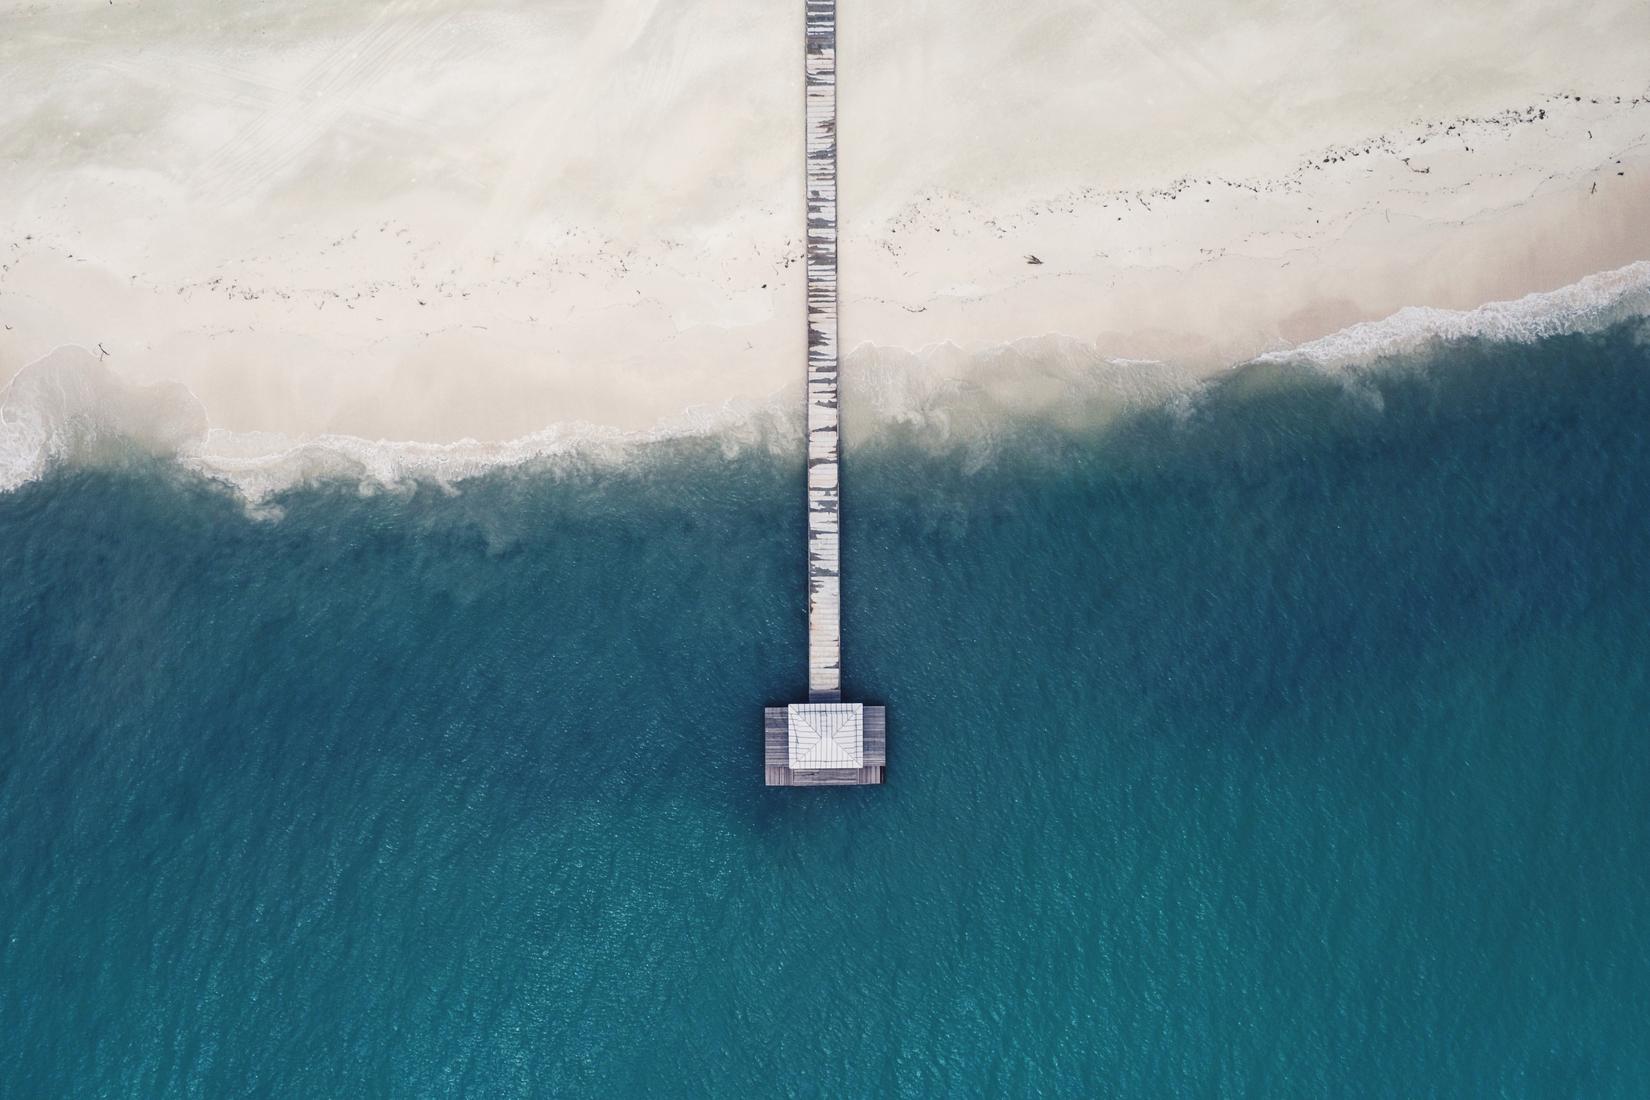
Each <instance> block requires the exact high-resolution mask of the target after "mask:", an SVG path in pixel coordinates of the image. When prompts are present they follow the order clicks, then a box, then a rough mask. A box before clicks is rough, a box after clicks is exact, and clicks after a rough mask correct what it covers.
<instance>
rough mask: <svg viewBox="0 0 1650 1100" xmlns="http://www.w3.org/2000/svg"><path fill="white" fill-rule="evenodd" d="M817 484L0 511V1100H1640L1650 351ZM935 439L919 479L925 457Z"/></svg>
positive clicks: (1367, 375)
mask: <svg viewBox="0 0 1650 1100" xmlns="http://www.w3.org/2000/svg"><path fill="white" fill-rule="evenodd" d="M1638 331H1639V330H1638V329H1637V328H1636V327H1634V326H1624V327H1618V328H1615V329H1612V330H1610V331H1608V332H1606V333H1604V334H1602V335H1596V336H1585V337H1584V336H1566V337H1557V338H1552V339H1548V340H1545V341H1542V342H1540V343H1536V344H1505V345H1496V344H1487V343H1481V342H1465V343H1458V344H1455V345H1452V346H1450V347H1449V348H1448V349H1446V350H1444V351H1442V352H1439V353H1437V354H1436V355H1435V356H1434V357H1433V358H1432V359H1430V360H1428V361H1426V362H1424V363H1407V364H1397V363H1389V364H1386V365H1384V366H1382V367H1380V368H1379V369H1374V370H1367V371H1360V372H1356V377H1355V379H1354V380H1353V381H1352V382H1350V383H1348V382H1347V381H1345V380H1342V379H1337V378H1332V377H1330V376H1328V375H1325V374H1320V373H1313V372H1309V371H1304V370H1299V369H1291V368H1288V367H1261V368H1253V369H1249V370H1245V371H1242V372H1238V373H1236V374H1235V375H1233V376H1230V377H1228V378H1227V379H1225V380H1223V381H1222V382H1220V383H1217V384H1214V385H1211V386H1209V387H1207V388H1206V389H1205V390H1203V391H1201V392H1200V393H1198V394H1197V395H1196V396H1195V398H1194V399H1192V400H1191V401H1189V402H1188V401H1180V402H1176V403H1173V404H1166V405H1164V406H1162V407H1159V408H1152V409H1147V410H1145V411H1141V412H1138V413H1135V414H1132V415H1130V416H1129V417H1128V418H1126V419H1125V420H1123V421H1122V422H1120V423H1115V424H1113V425H1112V426H1110V427H1109V428H1107V429H1106V430H1104V431H1091V432H1087V433H1071V432H1059V433H1055V432H1052V431H1049V430H1047V429H1038V428H1035V427H1034V426H1031V425H1022V426H1020V427H1019V428H1012V427H1005V428H1004V429H1003V431H1002V433H1001V434H1000V435H999V436H998V437H997V438H996V440H995V444H994V447H993V449H992V450H991V451H990V453H989V454H988V455H984V456H982V455H981V453H980V451H979V449H978V446H977V445H974V444H970V445H969V446H968V447H964V446H963V445H962V444H960V443H959V444H958V445H957V446H955V447H949V446H946V445H942V444H939V443H936V442H935V440H933V439H931V438H924V437H923V436H922V435H921V434H920V433H919V432H917V431H916V430H912V431H911V432H909V433H907V434H906V435H905V436H901V435H900V434H898V433H897V432H896V433H892V434H891V435H890V436H888V437H887V438H884V439H883V440H882V441H881V442H879V443H877V444H876V445H874V446H867V447H862V448H860V449H859V450H858V451H856V452H854V453H852V454H850V455H849V464H848V466H847V470H846V476H847V479H848V480H847V485H846V493H847V512H846V519H845V524H846V546H845V573H846V577H847V582H848V587H847V593H846V601H847V602H846V606H845V626H844V632H845V637H846V652H845V660H846V679H847V684H846V687H847V693H848V696H849V697H851V698H861V699H865V700H867V701H880V702H884V703H886V704H887V705H888V707H889V714H890V718H889V739H890V766H889V776H888V777H889V782H888V784H887V785H886V786H885V787H882V788H878V789H860V790H846V791H844V790H835V791H806V790H800V791H799V790H775V791H770V790H767V789H765V788H763V786H762V785H761V768H760V760H759V756H760V708H761V707H762V705H763V704H765V703H766V704H772V703H779V702H785V701H789V700H792V699H795V698H798V697H800V693H801V692H802V690H803V671H804V670H803V637H804V632H803V604H802V586H801V580H800V573H801V555H802V545H801V540H802V533H801V532H802V510H801V500H800V491H799V487H800V483H801V459H800V453H799V452H798V453H796V454H793V455H789V456H785V457H779V458H776V457H774V456H772V455H769V454H766V453H757V452H755V451H747V452H744V453H740V454H736V455H734V456H733V457H728V456H727V455H726V454H724V453H723V451H722V450H721V449H720V448H719V447H718V446H717V445H716V444H715V442H714V441H711V440H706V441H703V442H700V443H694V442H678V443H674V444H668V445H660V446H658V447H656V448H653V449H652V450H650V451H649V452H647V454H646V455H645V456H644V457H643V458H642V459H640V460H639V461H637V462H636V463H634V464H632V465H630V466H628V467H624V468H620V469H610V468H601V469H598V468H594V467H589V468H579V467H577V466H569V465H566V464H563V465H562V466H560V467H558V468H556V469H553V470H552V469H549V468H545V469H540V470H537V471H534V472H516V473H508V472H505V473H496V474H492V475H489V476H487V477H484V478H480V479H477V480H474V481H471V482H468V483H466V484H465V485H464V486H462V489H461V491H460V492H458V493H457V494H456V495H450V494H446V493H442V492H438V491H435V490H433V489H432V490H422V491H419V492H416V493H411V494H405V493H403V494H394V493H379V494H376V495H369V496H362V495H361V494H359V493H357V492H356V491H354V489H353V488H345V487H333V488H325V487H323V488H312V489H307V490H302V491H296V492H292V493H289V494H287V495H286V496H285V497H284V498H283V499H282V500H281V501H280V504H281V506H282V509H283V512H284V515H283V517H282V518H281V519H279V520H276V521H270V520H267V519H255V518H249V517H248V515H247V514H246V512H245V510H244V509H243V508H242V507H241V505H240V504H239V503H238V502H237V501H236V500H235V499H233V498H232V497H231V496H230V495H229V494H228V493H227V492H224V491H222V490H220V489H218V488H215V487H213V486H211V485H209V484H207V483H205V482H202V481H200V480H198V479H194V478H192V477H191V476H189V475H186V474H183V473H181V472H179V471H178V470H176V469H174V468H172V467H170V466H167V465H165V464H154V463H147V464H146V463H141V462H136V461H134V462H133V463H131V464H127V465H123V466H115V467H111V466H110V465H109V464H107V463H105V464H103V465H102V466H100V467H99V468H97V469H84V468H82V469H69V468H64V469H60V470H59V471H58V472H56V473H54V474H53V475H51V476H50V477H48V478H46V479H45V480H43V481H39V482H36V483H33V484H30V485H27V486H24V487H22V488H20V489H18V490H16V491H14V492H11V493H8V494H5V495H3V496H0V580H3V584H0V850H3V851H4V853H5V858H4V860H3V861H0V974H3V975H4V978H3V980H0V1031H3V1032H4V1033H5V1034H6V1035H7V1036H8V1039H7V1042H5V1043H3V1044H0V1082H4V1084H3V1085H0V1091H3V1092H5V1093H7V1094H10V1095H17V1096H46V1095H70V1094H73V1095H99V1094H110V1095H187V1094H193V1095H206V1096H221V1095H240V1094H256V1095H280V1096H305V1097H308V1096H333V1095H390V1094H393V1095H446V1094H458V1093H466V1094H472V1095H486V1096H497V1095H546V1094H550V1095H554V1094H596V1095H611V1094H644V1093H653V1094H660V1093H666V1094H669V1093H690V1094H700V1095H707V1094H708V1095H740V1094H745V1095H769V1094H802V1095H813V1094H824V1095H865V1094H871V1093H897V1094H904V1095H912V1096H933V1095H980V1094H989V1093H995V1094H1011V1095H1023V1094H1027V1093H1032V1092H1038V1091H1041V1092H1044V1093H1049V1094H1056V1095H1105V1094H1128V1095H1165V1094H1170V1093H1183V1094H1194V1095H1234V1096H1235V1095H1274V1096H1275V1095H1302V1096H1324V1095H1382V1096H1403V1097H1413V1096H1425V1095H1450V1096H1458V1095H1532V1096H1553V1095H1576V1096H1589V1097H1598V1096H1642V1095H1645V1094H1646V1093H1647V1092H1650V936H1647V935H1646V931H1647V929H1650V872H1647V870H1646V869H1647V867H1650V815H1647V813H1646V811H1645V807H1646V806H1647V805H1650V748H1647V745H1646V739H1645V733H1646V727H1647V718H1646V716H1647V715H1650V679H1647V676H1646V672H1645V669H1646V667H1647V661H1650V523H1647V521H1646V516H1645V510H1644V498H1645V496H1646V489H1647V488H1650V440H1647V437H1646V425H1647V424H1650V386H1647V384H1646V382H1647V380H1650V347H1647V346H1646V345H1645V343H1644V342H1643V339H1642V337H1641V336H1640V335H1639V334H1638ZM965 452H966V453H965Z"/></svg>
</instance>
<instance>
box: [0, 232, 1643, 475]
mask: <svg viewBox="0 0 1650 1100" xmlns="http://www.w3.org/2000/svg"><path fill="white" fill-rule="evenodd" d="M1646 316H1650V262H1647V261H1640V262H1637V263H1633V264H1630V265H1628V266H1627V267H1623V268H1620V269H1618V270H1615V271H1609V272H1603V273H1600V274H1597V275H1592V276H1589V277H1588V278H1586V279H1583V280H1581V281H1580V282H1577V283H1575V284H1573V285H1571V286H1567V287H1564V288H1562V289H1559V290H1555V291H1549V292H1543V293H1536V294H1530V295H1526V296H1525V297H1523V298H1519V299H1517V300H1514V301H1506V302H1491V303H1489V304H1487V305H1484V306H1481V307H1479V308H1477V309H1471V310H1445V309H1434V308H1424V307H1411V308H1406V309H1403V310H1400V311H1398V312H1397V313H1395V314H1393V315H1392V316H1390V317H1387V318H1385V319H1384V320H1380V321H1373V322H1366V323H1362V324H1357V325H1353V326H1351V327H1349V328H1347V329H1344V330H1342V331H1340V332H1337V333H1335V334H1333V335H1330V336H1326V337H1324V338H1322V339H1318V340H1313V341H1310V342H1307V343H1303V344H1300V345H1297V346H1295V347H1293V348H1289V349H1286V350H1283V351H1277V352H1271V353H1267V354H1265V355H1262V356H1260V357H1258V358H1257V359H1256V360H1255V361H1254V362H1256V363H1265V364H1299V365H1304V366H1308V367H1312V368H1317V369H1322V370H1341V369H1345V368H1351V367H1360V366H1366V365H1371V364H1377V363H1380V362H1382V361H1387V360H1392V359H1395V358H1400V357H1412V356H1415V355H1417V354H1424V353H1426V352H1428V351H1430V350H1434V349H1436V348H1438V347H1440V346H1443V345H1447V344H1448V343H1450V342H1452V341H1459V340H1465V339H1480V340H1494V341H1505V342H1531V341H1535V340H1539V339H1542V338H1546V337H1551V336H1557V335H1562V334H1567V333H1587V332H1598V331H1602V330H1604V329H1606V328H1609V327H1610V326H1612V325H1615V324H1618V323H1621V322H1623V321H1627V320H1630V319H1633V318H1641V317H1646ZM1207 380H1208V375H1206V374H1205V375H1202V376H1199V375H1196V374H1194V373H1193V372H1191V371H1189V370H1187V369H1185V368H1182V367H1178V366H1174V365H1171V364H1167V363H1160V362H1149V361H1139V360H1128V359H1117V358H1111V357H1107V356H1105V355H1103V354H1102V353H1101V352H1100V351H1099V349H1098V348H1096V347H1095V346H1094V345H1093V344H1091V343H1087V342H1085V341H1082V340H1078V339H1075V338H1071V337H1066V336H1057V335H1051V336H1042V337H1036V338H1030V339H1025V340H1018V341H1014V342H1012V343H1009V344H1004V345H997V346H992V347H985V348H963V347H959V346H957V345H954V344H941V345H935V346H931V347H927V348H923V349H921V350H918V351H910V350H906V349H901V348H890V347H881V346H876V345H871V344H863V345H860V346H859V347H857V348H855V349H854V350H853V351H852V352H850V353H849V354H848V356H847V357H846V358H845V359H844V362H843V382H844V398H843V403H844V432H845V435H846V437H847V442H848V443H849V445H850V446H852V445H856V444H863V443H866V442H869V441H870V440H872V439H874V438H875V437H876V436H877V435H878V434H879V433H882V432H884V431H887V430H888V429H891V428H898V429H902V430H903V434H904V435H905V436H906V437H908V438H915V439H919V440H926V441H929V442H931V443H933V444H935V445H941V446H950V447H957V448H960V450H961V452H962V453H963V454H964V456H965V458H964V461H965V462H968V463H975V462H983V461H985V460H986V459H987V458H988V457H989V454H990V452H991V450H992V448H993V446H994V440H995V439H996V438H997V436H998V435H999V434H1000V432H1001V431H1002V429H1003V428H1004V426H1005V425H1007V424H1009V423H1012V422H1016V421H1023V420H1024V419H1025V418H1043V419H1045V420H1048V421H1052V422H1054V423H1056V424H1058V425H1061V426H1065V427H1070V428H1074V429H1077V428H1084V427H1089V426H1097V425H1102V424H1104V423H1106V422H1107V421H1108V420H1110V419H1113V418H1115V417H1118V416H1121V415H1123V414H1125V413H1127V412H1129V411H1131V410H1136V409H1139V408H1141V407H1143V406H1145V405H1151V404H1162V403H1165V402H1171V403H1172V402H1186V401H1188V400H1189V399H1190V398H1191V397H1192V396H1193V395H1194V394H1195V393H1196V391H1197V389H1198V387H1200V386H1201V385H1203V384H1204V383H1205V382H1206V381H1207ZM801 420H802V399H801V385H800V382H798V384H796V385H794V386H791V387H787V388H786V389H784V390H781V391H780V392H778V393H775V394H773V395H771V396H770V397H769V398H768V399H767V400H764V401H759V402H750V401H735V402H729V403H727V404H724V405H721V406H714V407H702V408H696V409H690V410H688V411H686V412H683V413H681V414H679V415H677V416H674V417H671V418H669V419H667V420H665V421H662V422H660V423H659V424H657V425H656V426H654V427H653V428H652V429H650V430H647V431H639V432H638V431H624V430H620V429H616V428H610V427H603V426H600V425H594V424H589V423H581V422H567V423H559V424H555V425H552V426H550V427H547V428H545V429H543V430H541V431H537V432H534V433H532V434H530V435H526V436H523V437H520V438H517V439H512V440H507V441H503V442H481V441H476V440H460V441H457V442H451V443H428V442H413V441H388V440H368V439H363V438H360V437H356V436H347V435H322V436H316V437H313V438H307V439H293V438H291V437H288V436H285V435H280V434H277V433H266V432H233V431H228V430H224V429H221V428H212V427H211V426H210V425H209V423H208V420H207V416H206V411H205V409H204V408H203V407H202V405H201V403H200V402H199V401H198V400H197V399H196V398H195V396H194V395H193V394H192V393H190V392H189V390H188V389H187V388H186V387H184V386H182V385H181V384H177V383H159V384H153V385H146V386H139V385H134V384H132V383H130V382H127V381H124V380H122V379H121V378H119V377H118V376H117V375H115V374H114V372H113V371H111V370H109V368H108V367H107V366H106V365H105V364H104V363H103V362H101V361H100V360H99V359H98V358H97V357H96V356H95V355H92V354H91V353H89V352H87V351H86V350H85V349H82V348H78V347H64V348H59V349H58V350H56V351H54V352H52V353H51V354H50V355H47V356H45V357H44V358H42V359H40V360H37V361H35V362H34V363H31V364H29V365H28V366H26V367H24V368H23V369H22V370H21V371H19V372H18V374H17V376H16V377H15V378H14V379H13V380H12V381H11V383H10V384H9V385H8V386H7V387H6V388H5V389H4V391H0V491H8V490H11V489H15V488H17V487H18V486H20V485H23V484H26V483H28V482H30V481H33V480H36V479H38V478H40V477H41V476H43V475H44V474H45V473H46V472H47V471H49V470H51V469H52V468H54V467H56V466H58V465H62V464H66V463H78V464H87V465H96V464H100V463H107V462H111V461H119V460H121V459H123V458H125V457H128V456H130V455H131V454H133V453H138V454H142V455H146V456H153V457H156V458H162V459H168V460H173V461H175V462H177V463H178V464H179V465H180V466H181V467H182V468H184V469H186V470H189V471H192V472H195V473H198V474H200V475H202V476H204V477H207V478H210V479H212V480H215V481H218V482H221V483H225V484H227V485H229V486H232V487H233V488H234V489H235V490H236V491H237V492H238V493H239V494H240V495H241V496H242V497H243V498H244V499H245V500H246V501H247V503H248V504H249V505H251V506H253V507H255V508H256V507H262V506H264V505H265V504H266V503H267V502H268V501H269V500H270V498H272V497H273V496H275V495H276V494H278V493H280V492H282V491H285V490H288V489H291V488H295V487H298V486H302V485H307V484H315V483H319V482H342V483H346V484H349V483H353V484H355V485H357V486H359V487H360V488H361V490H362V491H364V492H367V491H374V490H378V489H385V488H391V489H393V488H398V487H410V486H412V485H415V484H420V483H426V484H434V485H438V486H441V487H443V488H448V489H452V488H454V487H456V486H457V485H458V484H459V483H461V482H463V481H464V480H465V479H468V478H473V477H477V476H480V475H482V474H486V473H489V472H492V471H495V470H500V469H508V468H523V469H533V468H536V467H541V466H554V465H555V464H557V463H578V464H581V465H598V466H599V465H603V464H613V463H622V462H625V461H627V460H629V459H631V458H633V457H635V456H636V455H637V454H638V453H641V452H644V451H645V450H646V449H647V448H649V447H650V446H652V445H655V444H658V443H661V442H668V441H672V440H682V439H695V438H697V439H704V438H714V439H715V440H716V441H717V442H718V444H719V445H720V446H721V447H722V449H723V450H724V452H726V453H728V454H730V455H731V454H736V453H739V452H741V451H745V450H749V449H752V448H756V449H763V450H768V451H772V452H774V453H776V454H783V453H791V452H794V451H796V450H797V449H798V448H799V446H800V443H799V441H800V438H801Z"/></svg>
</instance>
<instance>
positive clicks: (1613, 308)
mask: <svg viewBox="0 0 1650 1100" xmlns="http://www.w3.org/2000/svg"><path fill="white" fill-rule="evenodd" d="M1646 315H1650V261H1645V260H1640V261H1638V262H1637V263H1632V264H1628V265H1627V266H1626V267H1622V268H1617V269H1616V270H1614V271H1604V272H1600V273H1598V274H1596V275H1589V276H1588V277H1587V278H1585V279H1582V280H1581V281H1580V282H1577V283H1572V284H1571V285H1569V286H1566V287H1562V288H1560V289H1558V290H1550V291H1542V292H1538V293H1535V294H1526V295H1525V296H1524V297H1522V298H1517V299H1514V300H1512V301H1509V302H1490V303H1488V304H1486V305H1483V306H1480V307H1478V308H1477V309H1464V310H1453V309H1434V308H1430V307H1427V306H1409V307H1407V308H1405V309H1401V310H1399V311H1398V312H1397V313H1394V314H1393V315H1392V316H1390V317H1386V318H1383V319H1382V320H1379V321H1366V322H1364V323H1362V324H1357V325H1352V326H1351V327H1349V328H1345V329H1342V330H1341V331H1340V332H1337V333H1334V334H1332V335H1330V336H1325V337H1323V338H1322V339H1319V340H1311V341H1308V342H1307V343H1304V344H1299V345H1297V346H1295V347H1293V348H1288V349H1286V350H1283V351H1275V352H1269V353H1267V354H1265V355H1262V356H1260V357H1259V358H1258V360H1257V361H1258V362H1273V363H1280V362H1289V363H1309V364H1312V365H1314V366H1321V367H1348V366H1357V365H1361V364H1365V363H1371V362H1374V361H1376V360H1379V359H1383V358H1389V357H1392V356H1397V355H1410V354H1414V353H1416V352H1420V351H1425V350H1426V349H1428V348H1429V347H1432V346H1434V345H1436V344H1439V343H1443V342H1447V341H1451V340H1465V339H1481V340H1499V341H1504V342H1509V343H1512V342H1529V341H1534V340H1539V339H1541V338H1543V337H1547V336H1558V335H1562V334H1564V333H1580V332H1597V331H1600V330H1602V329H1605V328H1608V327H1609V326H1610V325H1613V324H1615V323H1617V322H1618V321H1624V320H1627V319H1629V318H1632V317H1643V316H1646Z"/></svg>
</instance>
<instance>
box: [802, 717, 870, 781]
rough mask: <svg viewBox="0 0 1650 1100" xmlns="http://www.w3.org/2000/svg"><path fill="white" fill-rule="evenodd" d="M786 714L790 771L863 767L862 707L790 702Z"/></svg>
mask: <svg viewBox="0 0 1650 1100" xmlns="http://www.w3.org/2000/svg"><path fill="white" fill-rule="evenodd" d="M786 712H787V713H786V719H787V721H788V725H789V732H790V753H789V759H788V761H787V764H788V766H789V767H790V768H791V769H793V770H795V771H801V770H804V769H808V768H862V767H864V766H865V708H864V707H862V706H861V705H860V704H858V703H792V704H791V705H790V706H789V707H787V708H786Z"/></svg>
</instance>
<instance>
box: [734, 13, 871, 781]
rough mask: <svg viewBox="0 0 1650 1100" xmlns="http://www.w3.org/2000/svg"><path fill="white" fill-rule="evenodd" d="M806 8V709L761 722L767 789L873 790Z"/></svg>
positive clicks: (825, 132)
mask: <svg viewBox="0 0 1650 1100" xmlns="http://www.w3.org/2000/svg"><path fill="white" fill-rule="evenodd" d="M804 3H805V4H806V11H807V14H806V19H805V34H806V36H807V37H806V47H805V58H806V79H805V83H804V114H805V118H806V126H807V131H806V134H807V139H806V144H807V172H806V186H807V208H808V226H807V229H808V235H807V244H808V248H807V276H808V277H807V296H808V701H807V702H806V703H792V704H791V705H790V706H788V707H768V708H766V709H765V710H764V711H763V715H762V741H763V750H762V753H763V759H762V763H763V770H762V774H763V781H764V782H765V783H766V784H767V785H768V786H770V787H827V786H831V787H834V786H863V785H866V784H874V783H881V782H882V777H883V770H884V767H885V766H886V764H887V724H886V715H885V713H884V710H883V708H882V707H878V706H864V705H862V704H860V703H844V702H843V701H842V559H841V555H840V552H841V547H842V541H841V540H842V480H841V474H840V471H839V470H838V467H837V463H838V457H839V455H838V452H839V449H840V447H841V442H842V441H841V436H840V433H839V431H838V428H839V426H840V423H839V419H838V409H837V339H836V324H837V319H836V307H837V284H836V274H837V265H836V260H837V251H836V243H837V230H836V0H804Z"/></svg>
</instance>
